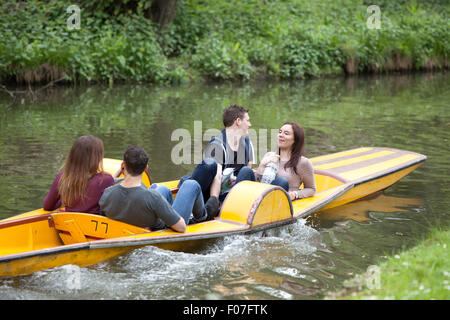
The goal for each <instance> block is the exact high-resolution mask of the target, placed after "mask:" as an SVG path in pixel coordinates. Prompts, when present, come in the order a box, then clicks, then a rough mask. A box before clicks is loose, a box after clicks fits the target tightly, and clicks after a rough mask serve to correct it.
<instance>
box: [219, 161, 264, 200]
mask: <svg viewBox="0 0 450 320" xmlns="http://www.w3.org/2000/svg"><path fill="white" fill-rule="evenodd" d="M245 180H247V181H255V180H256V178H255V173H254V172H253V170H252V168H250V167H247V166H245V167H242V168H241V170H239V173H238V174H237V176H236V182H235V184H234V185H236V184H238V183H239V182H241V181H245ZM227 195H228V192H226V193H222V194H220V196H219V200H220V202H223V201H224V200H225V198H226V197H227Z"/></svg>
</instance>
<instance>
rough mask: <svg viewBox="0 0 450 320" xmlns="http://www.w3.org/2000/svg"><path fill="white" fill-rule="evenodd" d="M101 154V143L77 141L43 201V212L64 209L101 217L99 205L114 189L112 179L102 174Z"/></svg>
mask: <svg viewBox="0 0 450 320" xmlns="http://www.w3.org/2000/svg"><path fill="white" fill-rule="evenodd" d="M103 153H104V148H103V141H102V140H101V139H99V138H97V137H94V136H82V137H79V138H78V139H77V140H76V141H75V142H74V144H73V145H72V148H71V149H70V152H69V154H68V155H67V158H66V161H65V163H64V166H63V167H62V170H63V171H62V172H61V173H60V174H58V175H57V176H56V178H55V180H54V181H53V184H52V186H51V188H50V191H49V192H48V194H47V196H46V197H45V199H44V210H49V211H50V210H56V209H58V208H60V207H61V206H65V211H71V212H86V213H97V214H98V213H100V207H99V205H98V201H99V200H100V197H101V196H102V194H103V191H104V190H105V189H106V188H108V187H110V186H112V185H114V179H113V177H112V176H111V175H110V174H108V173H106V172H104V171H103Z"/></svg>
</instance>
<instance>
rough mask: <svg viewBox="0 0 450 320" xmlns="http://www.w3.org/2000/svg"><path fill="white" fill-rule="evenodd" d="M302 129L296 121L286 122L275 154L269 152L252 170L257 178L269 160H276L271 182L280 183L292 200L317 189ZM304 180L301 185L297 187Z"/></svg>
mask: <svg viewBox="0 0 450 320" xmlns="http://www.w3.org/2000/svg"><path fill="white" fill-rule="evenodd" d="M304 149H305V132H304V130H303V128H302V126H300V125H299V124H297V123H295V122H285V123H284V124H283V126H282V127H281V128H280V131H279V133H278V154H277V153H275V152H268V153H266V154H265V155H264V157H263V159H262V160H261V163H260V165H259V167H258V168H257V169H256V170H255V173H256V176H257V179H258V178H259V179H260V177H261V176H262V175H263V173H264V170H265V169H266V167H267V165H268V164H269V163H271V162H272V163H275V164H276V168H277V171H276V179H275V180H274V181H272V184H274V185H279V186H281V187H283V188H284V189H285V190H286V191H287V192H288V194H289V196H290V198H291V200H295V199H301V198H307V197H312V196H313V195H314V193H315V192H316V183H315V180H314V168H313V166H312V163H311V161H310V160H309V159H308V158H306V157H305V156H304V155H303V152H304ZM302 184H303V189H299V188H300V186H301V185H302Z"/></svg>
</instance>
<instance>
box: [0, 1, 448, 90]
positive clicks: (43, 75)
mask: <svg viewBox="0 0 450 320" xmlns="http://www.w3.org/2000/svg"><path fill="white" fill-rule="evenodd" d="M170 2H171V3H175V4H176V13H175V16H174V18H173V20H172V21H171V22H170V23H168V24H166V25H165V26H164V28H163V29H161V30H160V26H161V25H158V24H157V23H155V22H152V20H151V19H149V18H148V14H147V13H148V12H149V10H150V9H151V6H152V3H153V1H151V0H130V1H106V0H103V1H95V2H89V1H84V0H78V1H74V0H61V1H44V0H30V1H26V2H22V1H20V2H19V1H13V0H9V1H5V2H3V3H2V4H1V5H0V81H1V82H3V83H8V84H21V83H25V84H34V83H47V82H49V81H60V80H62V81H67V82H70V83H87V82H109V83H112V82H141V83H162V84H164V83H165V84H170V83H180V82H201V81H205V80H206V81H208V80H233V81H236V80H237V81H248V80H259V79H300V78H307V77H317V76H323V75H336V74H339V75H341V74H358V73H385V72H404V71H418V70H421V71H422V70H440V69H448V57H449V52H450V44H449V41H448V30H449V26H450V22H449V19H448V14H449V11H450V10H449V7H450V6H449V5H448V2H447V1H438V0H434V1H416V0H414V1H412V0H401V1H387V0H379V1H377V6H378V8H379V12H378V13H376V12H375V11H368V7H369V6H370V5H371V4H372V2H370V1H362V0H337V1H307V0H290V1H276V0H248V1H237V0H217V1H202V0H171V1H170ZM73 4H76V5H77V6H78V7H79V9H80V12H79V18H80V20H79V25H78V27H76V28H73V29H70V28H69V27H68V26H69V25H70V26H71V27H72V26H73V22H74V21H75V22H76V20H74V19H73V14H74V13H73V12H74V11H69V12H68V11H67V9H68V8H69V7H70V5H73ZM374 15H377V17H378V18H379V19H378V18H377V17H375V16H374ZM377 19H378V20H377ZM377 21H379V29H377V28H373V27H374V26H375V27H376V22H377Z"/></svg>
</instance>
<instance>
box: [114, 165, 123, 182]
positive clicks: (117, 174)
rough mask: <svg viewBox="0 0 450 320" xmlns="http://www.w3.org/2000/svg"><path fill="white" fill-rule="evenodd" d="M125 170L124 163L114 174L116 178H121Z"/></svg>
mask: <svg viewBox="0 0 450 320" xmlns="http://www.w3.org/2000/svg"><path fill="white" fill-rule="evenodd" d="M123 169H124V163H123V162H122V163H121V164H120V168H119V169H117V171H116V173H114V178H118V177H120V175H121V174H123Z"/></svg>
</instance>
